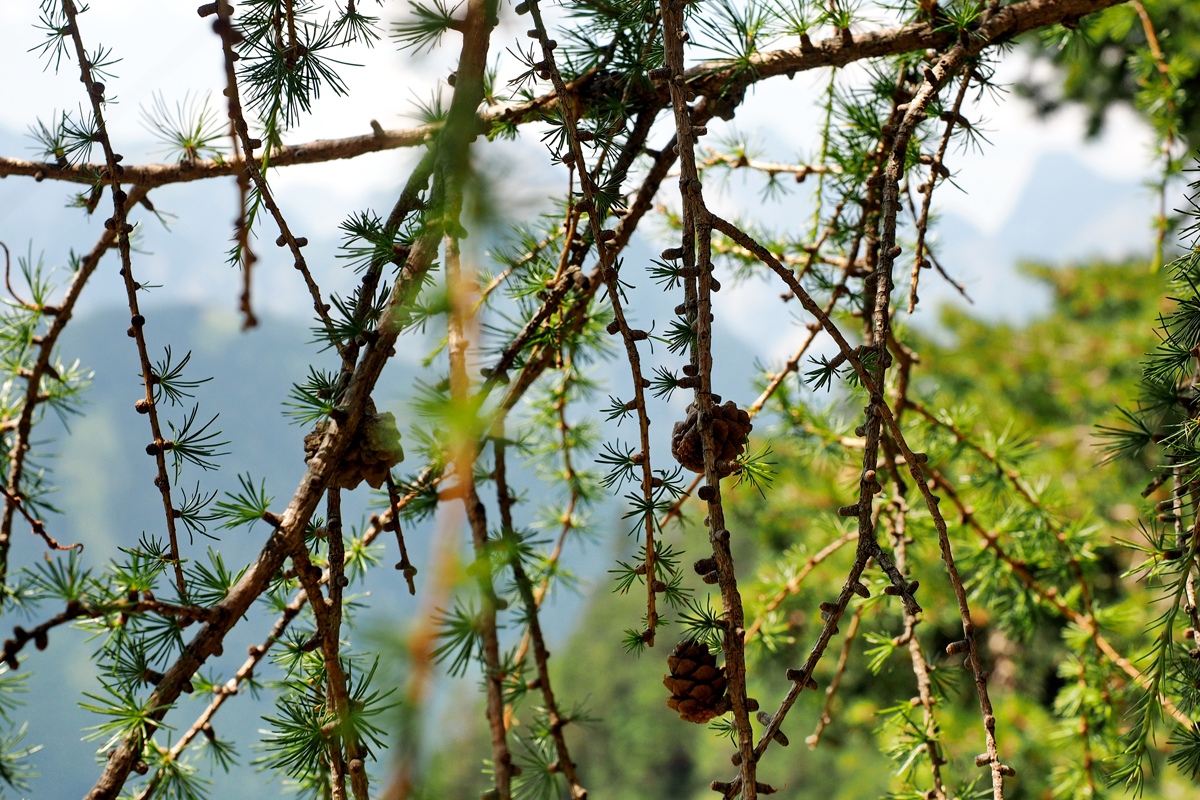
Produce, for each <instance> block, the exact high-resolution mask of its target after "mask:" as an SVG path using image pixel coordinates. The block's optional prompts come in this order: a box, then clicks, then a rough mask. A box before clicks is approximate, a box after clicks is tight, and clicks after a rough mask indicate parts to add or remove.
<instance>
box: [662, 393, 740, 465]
mask: <svg viewBox="0 0 1200 800" xmlns="http://www.w3.org/2000/svg"><path fill="white" fill-rule="evenodd" d="M712 414H713V422H712V434H713V443H714V445H715V446H716V451H717V452H716V454H717V462H718V465H717V477H718V478H724V477H725V476H726V475H729V474H730V473H732V472H733V467H732V465H731V464H729V463H728V462H731V461H733V460H734V459H736V458H737V457H738V456H740V455H741V454H742V451H743V450H744V449H745V442H746V437H747V436H749V435H750V431H751V430H753V428H754V425H753V424H751V422H750V415H749V414H748V413H746V412H745V411H743V410H742V409H740V408H738V407H737V404H736V403H734V402H733V401H732V400H728V401H726V402H725V405H722V406H713V410H712ZM699 419H700V414H699V412H698V411H697V410H696V404H695V403H692V404H691V405H689V406H688V407H687V417H686V418H685V419H684V420H683V421H682V422H676V423H675V428H674V430H672V432H671V455H673V456H675V460H676V461H678V462H679V463H680V464H682V465H683V466H684V467H686V468H687V469H690V470H691V471H692V472H704V446H703V445H702V444H701V442H700V426H699V424H698V422H699Z"/></svg>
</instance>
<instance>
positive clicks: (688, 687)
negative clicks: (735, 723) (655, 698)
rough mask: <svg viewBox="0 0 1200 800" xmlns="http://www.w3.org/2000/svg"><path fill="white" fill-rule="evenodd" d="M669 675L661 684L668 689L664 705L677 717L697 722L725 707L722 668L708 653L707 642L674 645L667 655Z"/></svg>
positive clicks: (718, 714)
mask: <svg viewBox="0 0 1200 800" xmlns="http://www.w3.org/2000/svg"><path fill="white" fill-rule="evenodd" d="M667 668H668V669H670V670H671V674H670V675H667V676H665V677H664V678H663V685H664V686H666V687H667V688H668V689H670V690H671V698H670V699H669V700H667V705H668V706H670V707H671V708H673V709H674V710H676V711H678V712H679V718H680V719H683V720H687V721H688V722H697V723H699V724H701V725H703V724H704V723H706V722H708V721H709V720H710V719H712V718H713V717H719V716H721V715H722V714H724V713H725V712H726V711H728V710H729V707H730V704H729V697H728V696H727V695H726V694H725V668H724V667H718V666H717V660H716V659H715V658H713V655H712V653H710V652H708V645H706V644H702V643H700V642H697V641H694V640H692V639H685V640H684V641H682V642H680V643H679V644H677V645H675V652H674V653H672V654H671V655H670V656H668V657H667Z"/></svg>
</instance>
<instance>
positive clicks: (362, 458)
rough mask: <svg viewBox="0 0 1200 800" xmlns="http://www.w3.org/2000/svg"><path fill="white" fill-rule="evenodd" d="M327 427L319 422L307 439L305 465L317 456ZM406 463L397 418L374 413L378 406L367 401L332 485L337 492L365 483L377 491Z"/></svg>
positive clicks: (385, 413)
mask: <svg viewBox="0 0 1200 800" xmlns="http://www.w3.org/2000/svg"><path fill="white" fill-rule="evenodd" d="M328 427H329V422H328V421H326V420H323V421H321V422H318V423H317V426H316V427H315V428H313V430H312V432H311V433H309V434H308V435H307V436H305V437H304V462H305V463H308V462H309V461H311V460H312V457H313V456H315V455H316V454H317V450H318V449H319V448H320V446H321V440H322V439H324V438H325V431H326V429H327V428H328ZM403 460H404V449H403V448H402V447H401V446H400V431H399V430H397V429H396V417H395V416H394V415H392V413H391V412H384V413H383V414H377V413H375V403H373V402H371V401H369V400H368V401H367V407H366V409H365V410H364V412H363V418H362V421H361V422H359V423H358V430H356V431H355V432H354V437H353V438H352V439H351V440H350V446H349V447H347V448H346V452H345V454H344V455H343V456H342V460H341V461H340V462H339V463H338V465H337V470H336V471H335V472H334V474H333V480H332V481H331V482H330V484H329V485H330V486H331V487H333V488H335V489H354V488H355V487H357V486H358V485H359V484H360V483H362V482H363V481H364V480H365V481H366V482H367V483H368V484H369V485H370V486H371V488H372V489H378V488H379V487H381V486H383V482H384V481H385V480H387V474H388V470H390V469H391V468H392V467H394V466H396V465H397V464H399V463H400V462H401V461H403Z"/></svg>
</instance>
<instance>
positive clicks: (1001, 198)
mask: <svg viewBox="0 0 1200 800" xmlns="http://www.w3.org/2000/svg"><path fill="white" fill-rule="evenodd" d="M196 4H197V3H196V2H193V0H188V2H146V1H145V0H141V1H140V2H139V1H138V0H101V1H100V2H97V3H95V4H94V9H93V11H91V12H90V13H87V14H85V15H83V16H82V17H81V27H82V28H83V36H84V40H85V42H86V43H87V44H88V46H89V48H91V47H94V46H95V44H96V43H103V44H104V45H105V46H107V47H111V48H112V49H113V51H114V54H115V55H117V56H119V57H121V58H122V62H121V63H120V64H118V65H117V66H116V68H115V71H116V73H117V79H116V80H114V81H110V82H109V90H108V91H109V94H110V96H113V95H115V96H116V98H117V100H118V101H119V102H117V103H112V104H110V106H109V109H108V112H107V113H108V119H109V130H110V133H111V136H112V138H113V141H114V142H118V143H124V144H121V145H119V150H120V151H121V152H123V153H124V154H125V156H126V163H130V162H135V163H136V162H138V161H142V160H146V159H150V160H158V159H159V158H161V156H158V157H156V156H155V155H154V154H153V150H154V149H155V145H154V144H153V142H152V141H151V139H150V137H149V135H148V133H147V132H146V130H145V128H144V127H143V126H142V124H141V121H140V113H139V106H144V105H149V103H150V102H151V99H152V95H153V93H154V92H155V91H156V90H160V89H162V90H164V92H165V94H164V97H165V99H166V101H167V102H168V103H170V104H173V103H174V102H175V101H177V100H180V99H182V97H183V95H184V93H185V92H188V91H190V92H192V93H193V94H195V93H204V92H208V91H211V92H212V95H213V96H212V102H213V104H214V105H215V106H216V107H217V108H218V111H220V110H221V108H222V106H223V98H222V97H221V95H220V90H221V88H222V87H223V81H224V72H223V65H222V61H221V55H220V47H219V43H218V40H217V38H216V36H215V35H214V34H213V33H212V30H211V20H202V19H200V18H199V17H198V16H197V14H196V11H195V6H196ZM36 6H37V4H36V3H33V2H20V3H17V2H6V3H0V30H3V31H4V36H3V41H4V47H0V74H3V75H6V76H19V77H17V78H15V79H14V78H10V79H9V80H6V81H5V82H4V85H3V87H0V99H2V102H0V128H4V129H7V130H8V131H10V132H22V133H23V132H24V131H25V129H26V128H27V127H28V126H29V125H30V124H31V123H32V121H33V120H34V118H35V117H39V116H40V117H41V118H42V119H48V118H49V116H50V115H51V114H52V112H54V111H55V110H56V109H58V110H63V109H74V108H76V107H77V106H78V105H79V104H80V103H81V101H82V100H84V96H83V93H82V91H81V88H80V84H79V81H78V78H77V77H76V74H75V72H74V66H73V65H67V66H64V69H63V70H62V72H61V74H58V75H56V74H54V72H53V71H52V70H43V68H42V62H41V60H40V59H39V57H38V56H37V55H36V54H35V53H30V52H26V50H27V49H28V48H30V47H34V46H36V45H37V44H38V42H39V41H40V39H41V37H42V36H43V34H42V33H40V32H39V31H37V30H35V29H34V27H33V24H34V23H35V22H36V20H37V8H36ZM365 7H366V8H367V9H369V10H370V12H371V13H378V14H381V15H382V17H383V19H384V21H385V22H391V21H394V20H396V19H399V18H401V16H402V15H403V14H404V13H405V12H404V10H403V8H404V5H403V4H401V3H387V4H385V5H384V6H383V7H382V8H379V9H378V10H376V7H375V6H374V5H373V4H367V5H366V6H365ZM503 17H504V22H503V23H502V27H501V29H500V30H498V31H497V34H496V37H495V39H494V41H495V42H496V46H494V47H493V52H494V53H495V52H503V50H504V48H505V47H508V46H511V45H512V43H513V42H517V41H520V40H521V38H523V37H522V31H523V29H524V26H522V24H521V20H518V19H517V18H516V17H515V16H514V15H513V14H512V13H511V10H508V11H506V12H505V13H504V15H503ZM519 37H520V38H519ZM447 43H449V40H447ZM342 57H344V58H345V59H346V60H347V61H354V62H356V63H360V64H362V65H364V66H363V67H361V68H358V67H345V68H342V70H341V73H342V75H343V77H344V78H345V79H346V81H347V83H348V84H349V86H350V89H351V92H350V94H349V96H348V97H337V96H334V95H332V93H327V94H325V95H323V96H322V97H321V98H320V100H319V101H317V103H316V104H315V113H314V114H312V115H311V116H309V117H307V118H305V119H304V121H303V122H302V123H301V125H300V126H299V127H298V128H297V129H296V130H294V131H292V132H290V133H289V134H288V136H287V140H288V141H289V142H301V141H306V140H310V139H314V138H332V137H342V136H351V135H361V134H363V133H366V132H368V131H369V130H370V127H369V123H370V120H372V119H377V120H378V121H379V122H380V123H381V124H382V125H383V126H384V127H387V128H394V127H403V126H406V125H409V124H412V122H411V120H409V119H406V118H405V116H404V115H405V114H406V113H408V112H409V111H410V110H411V109H412V107H413V100H414V98H425V97H428V95H429V94H430V93H431V91H433V88H434V87H435V86H436V85H438V84H439V83H440V84H442V85H443V88H444V78H445V75H446V74H448V72H449V69H450V63H451V60H452V57H451V55H450V54H449V53H448V52H438V53H435V54H434V55H433V56H424V57H413V56H411V55H409V54H407V53H399V52H398V51H397V50H396V48H395V46H394V45H393V44H392V43H391V42H390V41H388V40H387V39H386V38H385V39H384V40H383V41H381V42H379V43H378V44H377V45H376V46H375V47H374V49H365V48H362V47H358V48H356V49H355V50H354V51H353V52H348V53H346V54H345V55H344V56H342ZM1024 64H1025V62H1024V60H1023V56H1022V55H1021V54H1020V53H1017V54H1014V55H1012V56H1009V57H1008V60H1007V61H1006V62H1005V63H1004V64H1002V65H1001V67H1000V69H999V74H998V79H999V80H1000V81H1001V82H1004V81H1006V80H1007V81H1011V80H1015V79H1017V78H1018V77H1020V76H1021V75H1022V74H1023V73H1024V70H1025V66H1024ZM827 80H828V78H827V73H823V72H811V73H802V74H800V75H798V76H797V77H796V79H795V80H794V81H788V80H787V79H786V78H782V77H780V78H773V79H771V80H768V81H765V82H763V83H760V84H759V85H758V86H757V87H755V89H754V90H753V93H752V94H751V95H750V96H749V97H748V98H747V101H746V103H745V104H744V106H743V108H742V109H741V111H740V112H739V115H738V119H737V121H736V123H735V124H736V127H737V129H738V130H740V131H742V132H743V133H745V132H754V133H756V134H759V135H760V137H761V138H763V139H765V140H766V141H768V142H770V143H771V144H774V145H777V149H778V152H777V151H776V150H772V151H771V152H770V153H769V154H768V155H769V156H770V157H771V158H773V159H778V160H788V159H791V158H794V157H795V155H796V153H798V152H802V151H805V152H811V151H812V149H813V147H814V145H815V142H816V141H817V134H818V130H819V118H818V117H819V112H818V110H817V107H816V101H817V99H818V96H819V93H820V91H821V89H822V88H823V87H824V85H825V83H826V81H827ZM969 116H971V118H972V119H977V118H978V117H980V116H982V117H983V118H984V119H985V123H984V126H983V127H984V130H985V131H986V132H987V135H988V137H989V139H990V140H991V142H992V145H991V146H990V147H987V148H986V149H985V151H984V152H983V153H982V154H980V153H974V152H970V153H959V154H955V155H953V156H952V158H951V160H950V165H951V167H952V169H954V170H955V171H956V173H957V177H956V181H957V183H958V184H959V186H961V187H962V189H963V190H964V191H962V192H960V191H955V190H954V189H953V188H952V187H946V188H945V189H943V190H941V191H939V193H938V195H937V199H936V205H937V206H938V207H939V208H940V209H941V210H943V211H945V212H951V213H954V214H957V215H959V216H961V217H964V218H966V219H967V220H970V221H971V223H972V224H973V225H974V226H975V227H976V228H978V229H979V230H980V231H981V232H982V233H992V232H994V231H995V230H996V229H997V228H998V227H999V225H1000V224H1001V222H1002V221H1003V220H1004V219H1006V218H1007V217H1008V216H1009V214H1010V213H1011V212H1012V210H1013V208H1012V207H1013V204H1014V203H1015V202H1016V200H1017V198H1018V196H1019V194H1020V192H1021V191H1022V189H1023V188H1025V186H1026V185H1027V184H1028V183H1029V182H1030V181H1031V180H1032V179H1034V177H1035V176H1033V175H1032V171H1033V169H1034V165H1035V164H1036V163H1037V161H1038V159H1039V158H1040V157H1041V156H1043V155H1045V154H1048V153H1062V152H1066V153H1070V154H1071V156H1072V157H1074V158H1075V159H1078V160H1080V161H1082V162H1083V163H1085V164H1086V165H1087V166H1088V167H1089V168H1090V169H1092V170H1094V171H1096V172H1097V173H1100V174H1102V175H1105V176H1106V177H1109V178H1115V179H1121V180H1139V179H1142V178H1144V177H1147V176H1149V175H1150V174H1152V173H1151V161H1150V155H1151V146H1152V138H1151V135H1150V132H1149V131H1148V129H1147V128H1146V126H1144V125H1143V124H1142V123H1141V122H1140V121H1138V120H1137V118H1136V117H1135V115H1134V113H1133V112H1132V111H1131V110H1129V109H1123V108H1120V109H1116V110H1115V111H1114V112H1113V113H1112V114H1110V119H1109V125H1108V127H1107V128H1106V130H1105V133H1104V135H1103V136H1102V137H1100V138H1099V139H1097V140H1095V141H1087V142H1085V141H1084V140H1083V130H1084V129H1083V114H1082V112H1080V111H1079V110H1078V109H1067V110H1065V111H1062V112H1060V113H1058V114H1057V115H1055V116H1054V117H1053V118H1051V119H1050V120H1049V121H1041V120H1038V119H1036V118H1035V117H1034V116H1033V115H1032V113H1031V111H1030V109H1029V107H1028V105H1027V104H1026V103H1023V102H1021V101H1019V100H1016V99H1012V98H1011V97H1010V98H1009V99H1008V100H1006V101H1003V102H999V103H997V102H994V101H991V100H988V101H985V104H984V105H983V106H982V107H981V108H979V109H978V111H977V112H975V113H972V114H969ZM714 126H715V127H713V126H710V127H712V128H713V130H714V131H715V132H716V131H718V129H719V123H716V122H714ZM29 144H32V141H31V140H30V141H29ZM497 149H499V148H497ZM10 155H15V156H22V157H27V158H28V157H33V155H32V151H30V150H24V151H23V152H18V153H12V154H10ZM543 155H544V151H542V150H541V146H540V145H538V144H537V143H536V137H534V136H527V137H526V141H525V142H524V143H522V144H521V145H518V146H515V147H512V146H510V147H509V148H508V150H507V151H506V156H505V157H506V158H508V159H510V160H511V162H512V164H513V165H514V167H513V168H512V169H510V170H509V172H521V173H522V175H521V177H522V185H523V187H524V191H525V192H526V193H532V194H533V195H535V196H536V195H537V194H538V193H539V192H541V191H542V187H541V185H540V184H542V183H545V185H546V186H547V187H549V186H550V185H551V184H550V183H549V181H551V180H553V178H554V176H553V173H551V172H550V171H549V170H548V169H542V170H541V176H540V177H539V176H535V177H534V180H533V181H532V185H530V181H529V173H528V172H524V171H523V170H524V164H525V163H526V162H527V163H528V164H529V165H536V164H537V163H539V162H538V159H540V158H542V156H543ZM411 157H412V154H411V153H397V154H394V155H393V156H391V157H388V158H382V159H381V158H369V159H363V160H361V161H360V162H357V163H356V162H347V161H339V162H334V163H331V164H326V165H318V166H312V167H305V168H302V169H294V168H293V169H292V170H291V171H289V170H283V171H282V172H280V173H276V175H275V177H274V178H273V181H274V183H275V185H276V186H277V187H278V190H279V192H280V195H281V197H282V199H283V202H284V211H285V214H287V215H295V216H297V218H298V219H299V220H300V221H301V222H302V223H307V224H310V225H319V226H322V227H324V228H327V229H329V231H328V232H329V233H330V235H331V234H332V229H333V228H334V226H336V223H337V221H339V220H341V219H342V218H344V216H345V215H346V213H347V212H348V211H350V210H354V209H356V208H362V207H363V206H364V205H365V204H366V198H368V197H370V196H372V195H373V194H374V195H376V196H378V194H379V193H381V192H385V191H386V192H387V193H389V194H390V193H392V192H394V191H395V188H396V187H397V186H398V185H400V183H401V181H402V180H403V177H404V175H405V169H406V166H407V165H408V164H409V163H410V162H411ZM381 163H383V164H384V165H385V166H383V167H381ZM535 169H536V167H535ZM10 180H24V179H21V178H13V179H10ZM289 196H292V197H299V196H303V197H304V202H302V203H299V202H297V203H291V204H288V202H287V200H288V199H289ZM31 197H36V192H31ZM50 202H54V203H57V199H53V200H50ZM800 213H801V216H802V217H803V216H806V215H807V214H808V213H809V212H808V211H807V210H802V211H801V212H800ZM225 294H226V293H224V292H223V293H222V302H224V300H225V296H224V295H225Z"/></svg>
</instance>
